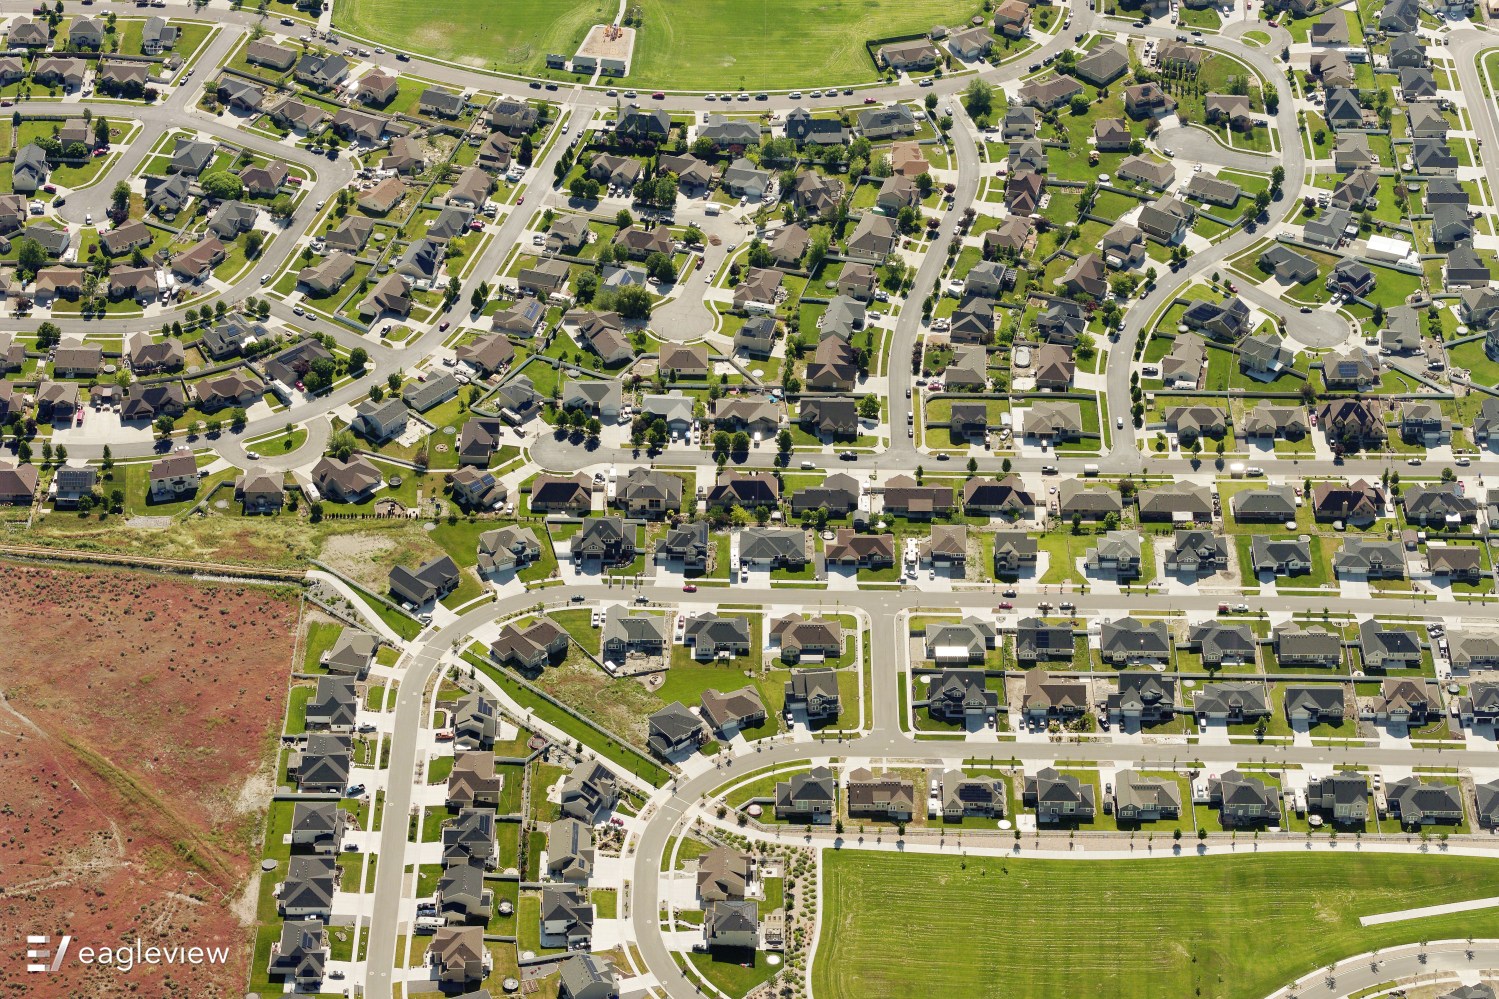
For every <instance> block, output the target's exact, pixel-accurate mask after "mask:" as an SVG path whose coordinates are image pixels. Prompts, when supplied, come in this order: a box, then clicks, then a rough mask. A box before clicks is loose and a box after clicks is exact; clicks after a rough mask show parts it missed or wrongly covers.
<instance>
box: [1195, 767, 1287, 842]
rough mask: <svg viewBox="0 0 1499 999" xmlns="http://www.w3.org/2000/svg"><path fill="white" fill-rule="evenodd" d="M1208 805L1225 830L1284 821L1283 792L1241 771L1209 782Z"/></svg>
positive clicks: (1210, 779) (1225, 774) (1220, 776)
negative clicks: (1216, 812)
mask: <svg viewBox="0 0 1499 999" xmlns="http://www.w3.org/2000/svg"><path fill="white" fill-rule="evenodd" d="M1208 804H1209V805H1210V807H1213V808H1216V809H1218V818H1219V821H1220V822H1222V823H1223V827H1224V828H1225V829H1230V828H1241V827H1244V826H1255V825H1267V824H1272V823H1278V822H1279V821H1280V792H1279V790H1278V789H1276V788H1274V787H1271V786H1269V785H1267V784H1266V783H1265V782H1264V781H1262V780H1260V779H1259V778H1257V777H1250V776H1247V775H1246V774H1242V773H1240V772H1239V771H1238V770H1230V771H1228V772H1227V773H1224V774H1221V775H1218V776H1215V777H1210V778H1209V779H1208Z"/></svg>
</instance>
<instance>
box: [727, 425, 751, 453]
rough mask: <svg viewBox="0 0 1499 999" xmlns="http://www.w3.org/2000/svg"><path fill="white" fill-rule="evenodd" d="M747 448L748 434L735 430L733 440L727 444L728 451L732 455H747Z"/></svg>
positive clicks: (748, 444)
mask: <svg viewBox="0 0 1499 999" xmlns="http://www.w3.org/2000/svg"><path fill="white" fill-rule="evenodd" d="M749 446H750V439H749V434H747V433H745V432H744V431H743V430H736V431H735V432H734V437H733V440H732V441H730V443H729V450H730V451H732V452H733V453H734V454H747V453H749Z"/></svg>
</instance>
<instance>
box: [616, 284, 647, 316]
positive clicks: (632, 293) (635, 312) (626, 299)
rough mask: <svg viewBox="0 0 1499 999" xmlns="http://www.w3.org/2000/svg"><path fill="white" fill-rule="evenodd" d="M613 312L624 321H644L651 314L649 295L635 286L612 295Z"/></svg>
mask: <svg viewBox="0 0 1499 999" xmlns="http://www.w3.org/2000/svg"><path fill="white" fill-rule="evenodd" d="M614 310H615V311H616V312H618V313H619V314H620V315H621V316H623V317H624V318H625V319H646V318H648V317H649V316H650V314H651V293H650V292H648V291H646V290H645V289H644V288H641V287H639V286H636V285H632V286H630V287H628V288H621V289H619V290H618V291H617V292H615V293H614Z"/></svg>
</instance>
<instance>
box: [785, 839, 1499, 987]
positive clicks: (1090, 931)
mask: <svg viewBox="0 0 1499 999" xmlns="http://www.w3.org/2000/svg"><path fill="white" fill-rule="evenodd" d="M824 865H825V866H824V874H823V893H822V898H823V904H824V915H823V926H822V935H821V938H820V940H819V945H818V948H817V955H816V962H815V964H814V966H813V969H812V978H813V991H814V994H816V995H817V996H818V997H819V999H853V997H862V996H892V995H914V994H916V993H918V992H919V991H921V990H922V989H923V988H924V987H925V985H924V983H928V982H931V981H934V980H937V976H940V978H941V981H942V982H943V983H944V986H945V988H946V989H947V990H948V991H950V993H951V994H953V995H962V996H965V997H972V999H982V997H1000V996H1005V997H1015V996H1052V995H1066V994H1081V995H1110V996H1115V997H1119V999H1136V997H1145V996H1165V995H1171V996H1202V997H1206V999H1259V997H1260V996H1263V995H1266V994H1268V993H1269V992H1270V991H1272V990H1274V989H1276V988H1279V987H1280V986H1283V985H1284V984H1285V983H1286V982H1287V981H1290V980H1292V979H1294V978H1296V977H1299V976H1300V975H1303V974H1306V973H1308V972H1310V971H1312V970H1314V969H1315V968H1318V967H1321V966H1323V965H1325V964H1328V963H1329V962H1332V961H1336V960H1341V959H1343V958H1345V957H1348V956H1350V955H1353V954H1357V953H1361V952H1364V951H1367V950H1370V949H1373V948H1382V947H1389V946H1392V945H1395V944H1401V943H1411V942H1416V941H1419V940H1423V939H1432V940H1440V939H1444V938H1448V937H1454V936H1456V937H1458V938H1461V937H1464V936H1467V935H1473V936H1481V935H1485V934H1488V933H1492V932H1494V931H1495V930H1496V929H1499V910H1493V909H1485V910H1480V911H1479V912H1477V913H1467V914H1459V915H1448V916H1437V917H1432V918H1426V919H1417V920H1407V921H1403V922H1396V923H1387V924H1383V925H1379V926H1369V927H1363V926H1360V925H1359V921H1358V920H1359V916H1362V915H1369V914H1372V913H1377V912H1385V911H1388V910H1390V909H1392V908H1401V909H1403V908H1414V907H1418V906H1424V905H1433V904H1437V903H1441V902H1449V901H1457V900H1459V899H1468V898H1481V897H1485V896H1486V895H1489V894H1492V892H1493V890H1494V889H1495V888H1496V887H1499V861H1476V862H1475V861H1474V860H1473V859H1470V858H1461V859H1460V858H1456V857H1443V856H1406V855H1399V856H1397V855H1393V854H1377V853H1368V854H1353V853H1347V854H1342V853H1340V854H1336V855H1333V854H1318V855H1317V856H1303V855H1300V854H1264V855H1259V856H1255V857H1252V858H1251V857H1226V856H1211V857H1195V856H1189V857H1186V858H1183V859H1180V860H1174V861H1173V860H1165V859H1162V860H1138V861H1136V860H1128V861H1106V862H1098V863H1093V864H1077V863H1069V862H1066V861H1042V860H1026V859H1020V858H1015V857H1009V858H1002V859H984V860H974V859H971V858H970V859H964V858H961V857H937V856H899V855H892V854H887V853H866V852H858V851H829V852H827V853H825V854H824ZM1397 871H1398V872H1399V874H1398V876H1399V877H1400V880H1401V892H1400V897H1399V898H1398V899H1397V900H1395V901H1394V902H1392V900H1391V896H1390V894H1389V879H1390V878H1391V877H1393V876H1396V872H1397ZM1309 884H1315V885H1316V886H1317V887H1316V889H1315V890H1310V891H1309V890H1308V889H1307V885H1309ZM890 898H899V899H900V900H901V904H900V905H898V906H892V905H889V904H888V903H887V900H888V899H890ZM996 911H998V912H1024V913H1026V918H1025V919H1023V920H1005V921H994V920H990V919H987V918H983V917H981V916H980V915H978V914H981V913H991V912H996ZM913 925H914V926H921V927H922V929H923V933H922V938H923V942H922V946H920V947H914V948H913V947H901V946H899V945H898V944H897V941H899V940H901V939H903V938H904V937H906V936H907V935H908V934H909V932H910V927H911V926H913ZM1059 925H1065V926H1066V927H1067V948H1068V959H1067V960H1066V961H1064V962H1051V961H1037V960H1034V955H1035V954H1037V953H1040V952H1043V951H1044V950H1046V949H1047V948H1048V947H1049V946H1051V945H1052V944H1053V942H1054V941H1055V934H1056V927H1057V926H1059ZM1244 926H1254V927H1255V931H1256V932H1257V933H1263V934H1266V935H1267V939H1274V940H1276V941H1277V945H1276V946H1275V947H1274V948H1270V949H1268V950H1264V951H1262V952H1261V953H1260V956H1259V959H1257V960H1256V961H1253V962H1247V963H1246V962H1242V961H1239V960H1236V959H1235V957H1234V955H1235V954H1236V953H1239V948H1240V947H1241V946H1242V936H1241V935H1242V930H1243V927H1244Z"/></svg>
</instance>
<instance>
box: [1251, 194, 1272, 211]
mask: <svg viewBox="0 0 1499 999" xmlns="http://www.w3.org/2000/svg"><path fill="white" fill-rule="evenodd" d="M1269 207H1270V192H1269V191H1260V192H1259V193H1258V194H1256V195H1255V196H1254V208H1255V215H1256V216H1259V215H1263V214H1265V210H1266V209H1268V208H1269Z"/></svg>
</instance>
